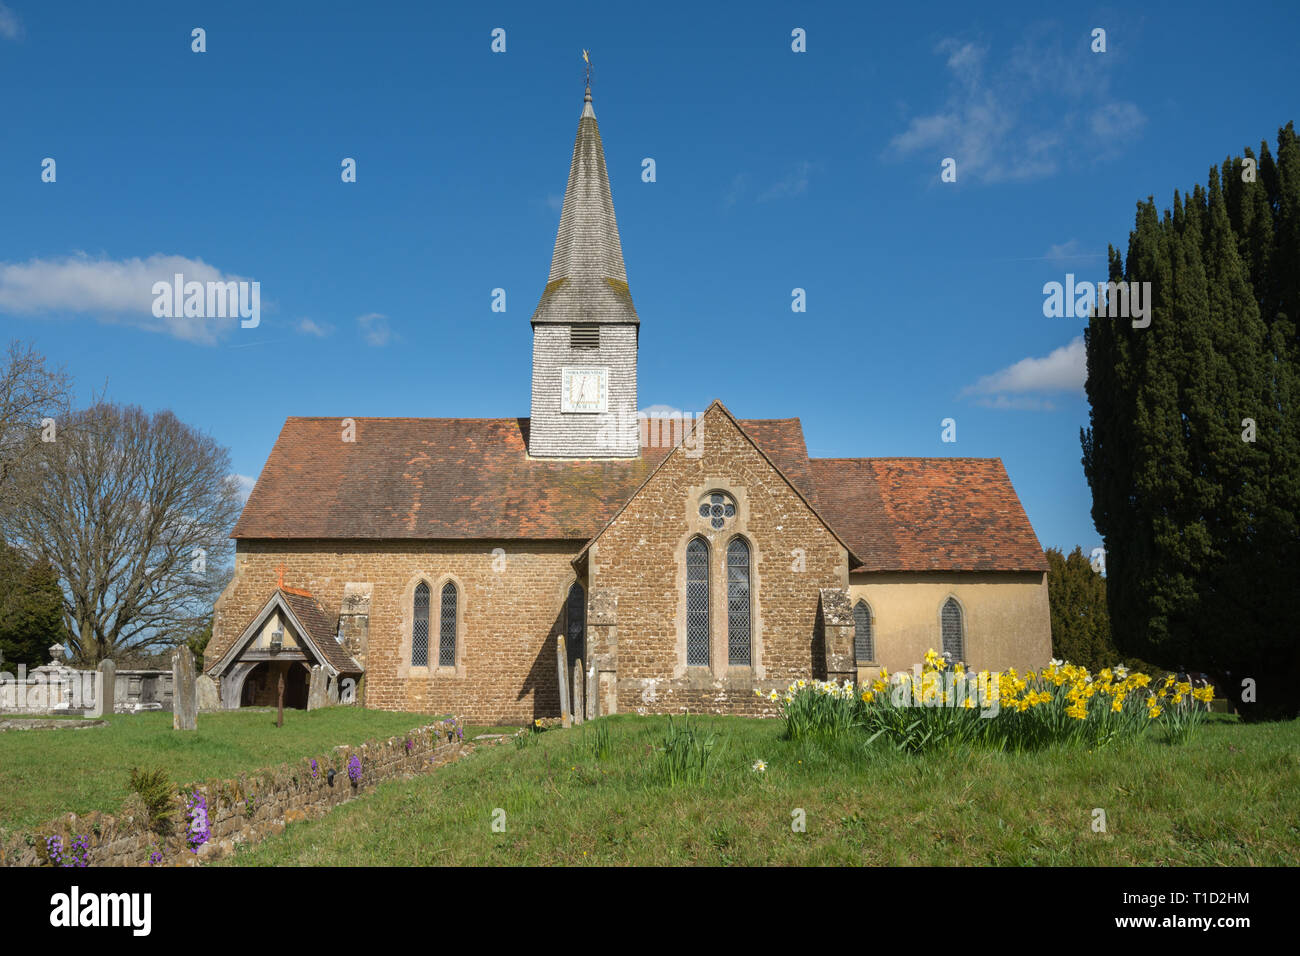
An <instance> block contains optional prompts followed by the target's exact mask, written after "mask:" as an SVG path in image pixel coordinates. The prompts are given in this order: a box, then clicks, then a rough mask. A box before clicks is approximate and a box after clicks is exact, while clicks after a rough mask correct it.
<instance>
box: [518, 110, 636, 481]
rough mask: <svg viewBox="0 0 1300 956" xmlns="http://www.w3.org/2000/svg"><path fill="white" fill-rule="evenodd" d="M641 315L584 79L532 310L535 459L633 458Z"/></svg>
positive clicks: (532, 438)
mask: <svg viewBox="0 0 1300 956" xmlns="http://www.w3.org/2000/svg"><path fill="white" fill-rule="evenodd" d="M640 321H641V320H640V319H639V318H637V314H636V309H635V307H633V305H632V296H631V294H630V293H629V292H628V288H627V270H626V269H625V268H624V266H623V246H622V243H621V242H620V241H619V238H618V222H617V221H616V220H615V218H614V200H613V197H612V196H611V194H610V189H609V176H608V175H607V174H606V172H605V150H604V147H603V146H602V145H601V142H600V128H599V127H598V126H597V125H596V112H595V110H593V109H592V106H591V87H590V86H588V87H587V93H586V97H585V101H584V103H583V107H582V117H581V118H580V119H579V120H578V138H577V139H576V140H575V141H574V144H573V162H572V164H571V165H570V167H569V185H568V187H567V188H566V189H565V191H564V210H563V212H562V213H561V215H560V229H559V232H558V233H557V235H556V237H555V254H554V255H553V256H552V257H551V274H550V277H549V278H548V279H547V281H546V289H545V291H543V292H542V300H541V301H540V302H539V303H538V304H537V310H536V311H535V312H534V313H533V318H532V327H533V396H532V415H531V422H530V427H529V434H528V453H529V454H530V455H532V456H533V457H534V458H635V457H636V456H637V454H638V428H637V418H636V408H637V404H636V350H637V336H638V332H639V328H640Z"/></svg>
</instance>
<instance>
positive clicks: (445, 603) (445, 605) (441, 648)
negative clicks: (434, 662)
mask: <svg viewBox="0 0 1300 956" xmlns="http://www.w3.org/2000/svg"><path fill="white" fill-rule="evenodd" d="M438 666H439V667H455V666H456V585H454V584H452V583H451V582H450V581H448V582H447V583H446V584H444V585H443V586H442V608H441V613H440V615H439V621H438Z"/></svg>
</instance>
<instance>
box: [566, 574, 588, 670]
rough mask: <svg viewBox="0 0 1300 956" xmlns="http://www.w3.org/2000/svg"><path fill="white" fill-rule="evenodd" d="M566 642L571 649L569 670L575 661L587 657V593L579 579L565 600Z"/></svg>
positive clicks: (569, 649)
mask: <svg viewBox="0 0 1300 956" xmlns="http://www.w3.org/2000/svg"><path fill="white" fill-rule="evenodd" d="M564 618H565V622H564V643H565V645H566V646H567V647H568V651H569V670H570V671H572V670H573V662H574V661H577V660H585V659H586V657H587V647H586V644H587V595H586V593H585V592H584V591H583V590H582V585H581V584H579V583H578V582H577V581H574V582H573V587H571V588H569V596H568V598H567V599H566V600H565V602H564Z"/></svg>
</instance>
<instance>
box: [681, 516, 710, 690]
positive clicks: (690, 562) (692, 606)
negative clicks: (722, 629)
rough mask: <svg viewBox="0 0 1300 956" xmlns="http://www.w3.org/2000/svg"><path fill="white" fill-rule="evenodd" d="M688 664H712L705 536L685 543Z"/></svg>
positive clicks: (704, 665) (707, 557) (692, 665)
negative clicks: (710, 662) (710, 656)
mask: <svg viewBox="0 0 1300 956" xmlns="http://www.w3.org/2000/svg"><path fill="white" fill-rule="evenodd" d="M686 663H687V665H689V666H691V667H708V666H709V546H708V545H707V544H705V543H704V540H703V539H702V538H692V539H691V542H690V544H688V545H687V546H686Z"/></svg>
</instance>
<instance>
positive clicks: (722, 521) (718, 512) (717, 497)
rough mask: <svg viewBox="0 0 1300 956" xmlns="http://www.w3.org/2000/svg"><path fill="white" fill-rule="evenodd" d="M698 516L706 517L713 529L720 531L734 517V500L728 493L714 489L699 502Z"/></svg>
mask: <svg viewBox="0 0 1300 956" xmlns="http://www.w3.org/2000/svg"><path fill="white" fill-rule="evenodd" d="M700 517H701V518H706V519H707V520H708V522H709V526H710V527H711V528H713V530H714V531H721V530H722V529H723V528H725V527H726V526H727V522H728V521H730V520H731V519H732V518H734V517H736V502H735V501H734V500H732V497H731V496H730V495H727V494H723V493H722V492H721V491H715V492H713V493H711V494H710V495H708V497H706V498H705V500H704V501H701V502H700Z"/></svg>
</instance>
